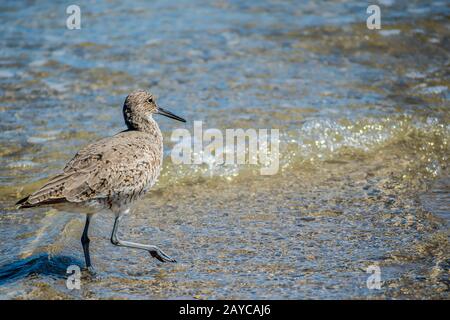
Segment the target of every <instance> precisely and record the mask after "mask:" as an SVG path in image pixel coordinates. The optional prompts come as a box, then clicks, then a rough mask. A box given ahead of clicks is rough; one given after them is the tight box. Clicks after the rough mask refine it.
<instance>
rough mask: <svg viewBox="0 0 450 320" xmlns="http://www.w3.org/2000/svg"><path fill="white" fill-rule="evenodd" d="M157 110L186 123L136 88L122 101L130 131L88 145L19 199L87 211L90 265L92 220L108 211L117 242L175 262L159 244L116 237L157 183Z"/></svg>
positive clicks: (159, 158)
mask: <svg viewBox="0 0 450 320" xmlns="http://www.w3.org/2000/svg"><path fill="white" fill-rule="evenodd" d="M153 114H162V115H165V116H167V117H169V118H173V119H175V120H179V121H182V122H185V120H184V119H182V118H180V117H178V116H176V115H174V114H172V113H171V112H169V111H166V110H164V109H162V108H160V107H158V106H157V104H156V101H155V98H154V97H153V96H152V94H150V93H148V92H146V91H135V92H133V93H131V94H130V95H129V96H128V97H127V98H126V99H125V103H124V105H123V116H124V120H125V124H126V125H127V130H125V131H122V132H120V133H118V134H116V135H115V136H113V137H108V138H104V139H101V140H99V141H97V142H94V143H92V144H89V145H87V146H86V147H84V148H83V149H81V150H80V151H78V153H77V154H76V155H75V157H73V159H72V160H70V161H69V162H68V163H67V165H66V166H65V168H64V170H63V172H62V173H61V174H59V175H57V176H55V177H53V178H51V179H50V180H49V181H48V182H47V183H46V184H45V185H44V186H42V187H41V188H40V189H39V190H37V191H35V192H33V193H32V194H30V195H29V196H27V197H25V198H23V199H22V200H20V201H19V202H17V205H18V207H19V208H31V207H36V206H41V205H52V206H57V207H61V206H63V207H64V208H66V207H67V206H68V207H69V208H70V209H72V208H74V209H75V210H77V211H80V212H84V213H87V216H86V224H85V228H84V231H83V236H82V238H81V243H82V245H83V250H84V255H85V260H86V266H87V267H88V268H91V260H90V256H89V238H88V228H89V222H90V218H91V215H92V214H93V213H96V212H97V211H100V210H103V209H109V210H111V211H112V212H114V213H115V215H116V219H115V222H114V227H113V232H112V235H111V242H112V243H113V244H114V245H118V246H124V247H131V248H137V249H143V250H146V251H148V252H149V253H150V254H151V255H152V256H153V257H154V258H156V259H158V260H160V261H162V262H166V261H170V262H175V260H174V259H172V258H170V257H169V256H168V255H166V254H165V253H164V252H163V251H162V250H161V249H160V248H158V247H157V246H153V245H144V244H139V243H134V242H129V241H123V240H120V239H119V237H118V235H117V230H118V225H119V222H120V220H121V218H122V214H124V213H126V212H128V211H129V209H130V206H131V204H132V203H133V202H134V201H136V200H137V199H139V198H140V197H141V196H143V195H144V194H145V193H146V192H147V191H148V190H149V189H150V188H151V187H152V186H153V184H154V183H155V181H156V179H157V178H158V176H159V172H160V170H161V165H162V160H163V137H162V134H161V131H160V129H159V127H158V124H157V123H156V121H155V120H154V119H153V116H152V115H153Z"/></svg>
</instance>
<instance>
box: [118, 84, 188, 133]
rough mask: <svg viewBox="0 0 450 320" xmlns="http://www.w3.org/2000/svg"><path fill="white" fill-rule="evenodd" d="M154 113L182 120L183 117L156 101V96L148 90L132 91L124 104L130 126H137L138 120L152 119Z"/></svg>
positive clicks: (126, 121)
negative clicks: (162, 106) (165, 108)
mask: <svg viewBox="0 0 450 320" xmlns="http://www.w3.org/2000/svg"><path fill="white" fill-rule="evenodd" d="M153 114H160V115H163V116H166V117H169V118H172V119H175V120H178V121H181V122H186V120H184V119H183V118H181V117H179V116H177V115H175V114H173V113H172V112H170V111H167V110H164V109H163V108H161V107H160V106H158V104H157V103H156V98H155V97H154V96H153V95H152V94H151V93H150V92H147V91H144V90H137V91H134V92H132V93H130V94H129V95H128V96H127V98H126V99H125V103H124V105H123V116H124V118H125V123H126V124H127V126H128V127H135V126H136V124H137V122H139V121H145V120H146V119H151V118H152V116H153Z"/></svg>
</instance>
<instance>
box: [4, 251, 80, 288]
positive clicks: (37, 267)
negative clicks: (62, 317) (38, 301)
mask: <svg viewBox="0 0 450 320" xmlns="http://www.w3.org/2000/svg"><path fill="white" fill-rule="evenodd" d="M70 265H77V266H82V265H83V263H82V262H81V261H80V260H77V259H75V258H73V257H68V256H49V255H48V254H47V253H42V254H38V255H33V256H30V257H28V258H26V259H21V260H17V261H14V262H11V263H7V264H4V265H1V266H0V285H3V284H5V283H7V282H11V281H15V280H18V279H22V278H25V277H28V276H29V275H33V274H40V275H47V276H54V277H57V278H66V277H67V275H68V274H67V273H66V271H67V267H68V266H70Z"/></svg>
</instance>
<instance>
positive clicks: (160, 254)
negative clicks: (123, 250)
mask: <svg viewBox="0 0 450 320" xmlns="http://www.w3.org/2000/svg"><path fill="white" fill-rule="evenodd" d="M149 253H150V254H151V256H152V257H153V258H156V259H158V260H159V261H161V262H177V261H176V260H175V259H174V258H171V257H169V256H168V255H167V254H165V253H164V251H162V250H161V249H156V250H149Z"/></svg>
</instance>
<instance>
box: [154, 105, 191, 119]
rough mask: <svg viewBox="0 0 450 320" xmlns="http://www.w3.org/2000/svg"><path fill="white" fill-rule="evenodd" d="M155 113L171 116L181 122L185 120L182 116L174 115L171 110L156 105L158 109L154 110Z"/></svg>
mask: <svg viewBox="0 0 450 320" xmlns="http://www.w3.org/2000/svg"><path fill="white" fill-rule="evenodd" d="M156 114H161V115H163V116H166V117H168V118H172V119H175V120H178V121H181V122H186V120H184V119H183V118H181V117H179V116H176V115H174V114H173V113H172V112H170V111H167V110H164V109H163V108H160V107H158V111H156Z"/></svg>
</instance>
